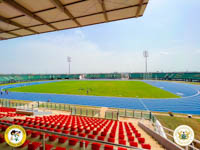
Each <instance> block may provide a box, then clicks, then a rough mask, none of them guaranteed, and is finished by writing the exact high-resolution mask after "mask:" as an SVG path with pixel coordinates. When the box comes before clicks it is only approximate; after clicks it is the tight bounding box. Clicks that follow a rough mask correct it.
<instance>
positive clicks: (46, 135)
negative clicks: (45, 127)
mask: <svg viewBox="0 0 200 150" xmlns="http://www.w3.org/2000/svg"><path fill="white" fill-rule="evenodd" d="M47 137H49V134H48V133H46V134H45V139H46V138H47ZM40 139H43V134H40Z"/></svg>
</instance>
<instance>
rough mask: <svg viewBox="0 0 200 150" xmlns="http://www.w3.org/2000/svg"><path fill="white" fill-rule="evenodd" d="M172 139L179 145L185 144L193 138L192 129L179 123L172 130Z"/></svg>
mask: <svg viewBox="0 0 200 150" xmlns="http://www.w3.org/2000/svg"><path fill="white" fill-rule="evenodd" d="M173 137H174V141H175V142H176V143H177V144H178V145H180V146H187V145H190V144H191V143H192V141H193V140H194V131H193V130H192V128H191V127H189V126H187V125H180V126H178V127H177V128H176V129H175V130H174V134H173Z"/></svg>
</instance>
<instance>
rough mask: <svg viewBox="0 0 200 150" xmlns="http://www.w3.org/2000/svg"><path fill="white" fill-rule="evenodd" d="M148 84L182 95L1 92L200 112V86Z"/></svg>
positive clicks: (11, 95) (31, 97) (59, 100)
mask: <svg viewBox="0 0 200 150" xmlns="http://www.w3.org/2000/svg"><path fill="white" fill-rule="evenodd" d="M49 82H57V81H41V82H31V83H21V84H12V85H5V86H0V88H4V89H5V88H13V87H19V86H28V85H35V84H42V83H49ZM144 82H146V83H148V84H151V85H153V86H156V87H158V88H162V89H164V90H166V91H169V92H172V93H174V94H178V95H180V96H181V97H182V98H173V99H172V98H171V99H139V98H138V99H136V98H117V97H103V96H78V95H65V94H41V93H23V92H9V94H8V95H6V94H5V93H4V94H3V95H0V98H7V99H17V100H32V101H47V100H48V99H50V100H51V102H56V103H67V104H78V105H90V106H103V107H115V108H127V109H140V110H147V109H148V110H151V111H162V112H168V111H172V112H177V113H190V114H200V95H199V91H200V86H199V85H191V84H185V83H174V82H166V81H164V82H161V81H144Z"/></svg>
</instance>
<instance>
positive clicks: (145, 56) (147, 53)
mask: <svg viewBox="0 0 200 150" xmlns="http://www.w3.org/2000/svg"><path fill="white" fill-rule="evenodd" d="M143 56H144V58H145V79H147V58H148V57H149V52H148V51H147V50H145V51H143Z"/></svg>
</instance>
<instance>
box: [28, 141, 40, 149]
mask: <svg viewBox="0 0 200 150" xmlns="http://www.w3.org/2000/svg"><path fill="white" fill-rule="evenodd" d="M40 145H41V143H40V142H33V143H31V144H30V143H29V144H28V150H36V149H37V148H39V147H40Z"/></svg>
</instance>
